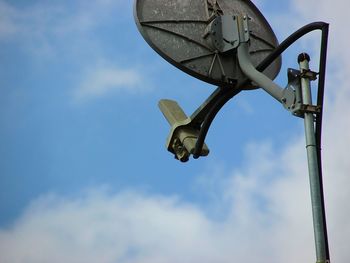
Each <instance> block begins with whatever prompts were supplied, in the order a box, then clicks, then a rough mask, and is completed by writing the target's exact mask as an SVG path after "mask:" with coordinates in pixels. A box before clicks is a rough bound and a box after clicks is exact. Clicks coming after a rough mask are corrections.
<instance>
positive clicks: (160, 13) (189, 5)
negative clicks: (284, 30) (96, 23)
mask: <svg viewBox="0 0 350 263" xmlns="http://www.w3.org/2000/svg"><path fill="white" fill-rule="evenodd" d="M220 15H248V17H249V18H250V21H249V29H250V31H251V33H250V39H251V40H250V47H249V53H250V56H251V60H252V62H253V65H254V66H257V65H258V64H259V63H260V62H261V61H262V60H263V59H264V58H265V57H266V56H267V55H268V54H269V53H270V52H271V51H272V50H273V49H274V48H275V47H276V46H277V45H278V42H277V39H276V37H275V35H274V33H273V31H272V29H271V27H270V25H269V24H268V22H267V21H266V20H265V18H264V17H263V15H262V14H261V13H260V11H259V10H258V9H257V8H256V7H255V6H254V4H253V3H252V2H251V1H247V0H245V1H243V0H136V1H135V6H134V16H135V21H136V24H137V26H138V29H139V30H140V32H141V34H142V36H143V37H144V38H145V40H146V41H147V43H148V44H149V45H150V46H151V47H152V48H153V49H154V50H155V51H156V52H157V53H158V54H159V55H161V56H162V57H163V58H164V59H166V60H167V61H168V62H170V63H171V64H173V65H174V66H176V67H177V68H179V69H181V70H183V71H185V72H186V73H188V74H190V75H192V76H194V77H196V78H198V79H201V80H203V81H205V82H208V83H211V84H214V85H218V86H230V87H232V86H235V83H236V82H237V81H238V80H240V79H241V78H243V73H242V72H241V70H240V68H239V65H238V62H237V59H236V57H235V54H234V53H232V52H231V53H220V52H218V51H217V50H216V49H215V48H214V47H213V46H212V45H210V43H209V42H208V40H207V39H206V37H205V35H206V30H207V28H208V26H209V24H210V23H211V22H212V21H213V20H214V19H215V18H216V17H217V16H220ZM280 67H281V59H278V60H276V61H275V62H274V63H273V64H272V65H271V66H270V67H269V68H267V69H266V70H265V71H264V73H265V74H266V75H267V76H268V77H269V78H271V79H274V78H275V77H276V76H277V74H278V72H279V70H280ZM245 88H247V89H248V88H254V87H251V86H249V87H245Z"/></svg>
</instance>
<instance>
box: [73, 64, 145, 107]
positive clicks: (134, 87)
mask: <svg viewBox="0 0 350 263" xmlns="http://www.w3.org/2000/svg"><path fill="white" fill-rule="evenodd" d="M83 77H84V80H83V81H82V82H81V84H80V85H79V87H78V88H77V89H76V90H75V91H74V97H75V99H76V100H78V101H86V100H90V99H93V98H99V97H103V96H107V95H110V94H114V93H117V92H123V93H129V94H130V93H131V94H134V93H138V92H142V91H144V90H146V89H147V84H146V82H145V81H144V79H143V76H142V74H140V72H138V71H137V70H135V69H121V68H118V67H115V66H107V65H101V66H98V67H97V68H93V69H90V70H88V71H87V72H86V74H84V76H83Z"/></svg>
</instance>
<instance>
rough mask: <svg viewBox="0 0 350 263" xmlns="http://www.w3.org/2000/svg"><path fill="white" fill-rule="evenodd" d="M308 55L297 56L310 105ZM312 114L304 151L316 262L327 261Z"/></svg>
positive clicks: (307, 115)
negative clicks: (307, 168)
mask: <svg viewBox="0 0 350 263" xmlns="http://www.w3.org/2000/svg"><path fill="white" fill-rule="evenodd" d="M309 61H310V57H309V55H307V54H306V53H303V54H300V55H299V58H298V62H299V66H300V71H301V75H302V77H301V89H302V99H303V104H304V105H312V96H311V87H310V79H309V77H308V76H307V74H304V73H307V72H308V71H309ZM314 117H315V116H314V114H313V113H312V112H305V114H304V124H305V137H306V151H307V158H308V166H309V179H310V193H311V204H312V216H313V225H314V236H315V245H316V258H317V263H327V262H329V261H328V259H327V252H326V235H325V233H326V229H325V222H324V218H323V214H324V211H323V210H324V206H323V204H322V194H321V189H322V187H321V182H320V177H319V166H318V158H317V145H316V137H315V125H314V123H315V121H314Z"/></svg>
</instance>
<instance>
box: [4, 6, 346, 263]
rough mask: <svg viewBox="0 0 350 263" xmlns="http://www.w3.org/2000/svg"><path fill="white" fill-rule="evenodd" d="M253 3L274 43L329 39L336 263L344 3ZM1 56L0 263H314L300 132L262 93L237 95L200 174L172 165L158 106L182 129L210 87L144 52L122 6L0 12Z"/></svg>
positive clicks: (329, 169)
mask: <svg viewBox="0 0 350 263" xmlns="http://www.w3.org/2000/svg"><path fill="white" fill-rule="evenodd" d="M253 2H254V3H256V4H257V6H258V7H259V8H261V11H262V12H263V14H264V15H265V16H266V17H267V19H268V20H269V21H270V23H271V25H272V28H273V29H274V30H275V32H276V34H277V37H278V38H279V40H283V39H284V38H285V37H286V36H287V35H288V34H290V33H292V32H293V31H294V30H296V29H298V28H299V27H301V26H302V25H304V24H306V23H308V22H312V21H317V20H325V21H327V22H330V23H331V30H332V31H331V38H330V41H331V44H330V58H329V72H328V76H327V79H328V86H329V87H328V90H329V91H328V93H327V102H326V105H327V106H328V111H327V113H326V116H325V117H326V118H325V126H326V127H325V135H324V152H325V153H324V155H325V157H324V158H325V160H324V166H325V183H326V186H325V187H326V190H328V192H327V195H326V197H328V199H327V200H328V207H329V221H330V233H331V234H330V238H331V241H332V242H333V243H331V244H333V247H334V249H333V250H334V253H333V254H334V258H335V259H337V261H339V262H344V261H345V258H346V256H347V255H348V252H347V251H346V249H345V248H344V247H343V245H341V244H347V242H349V238H348V237H347V235H346V233H349V234H350V225H349V223H347V220H346V218H347V216H348V212H347V211H348V210H349V209H339V208H340V207H342V205H345V206H346V205H347V201H346V200H347V197H349V191H348V189H347V188H346V187H344V186H346V185H347V183H349V179H348V178H347V177H346V175H348V174H349V169H350V166H349V163H348V161H347V159H346V156H347V152H348V151H347V150H348V147H349V145H350V136H349V131H350V123H349V120H348V119H346V118H345V119H344V117H340V116H344V114H345V116H346V113H347V112H349V110H348V109H347V107H346V103H347V99H348V98H350V93H349V89H348V88H347V87H346V85H344V84H343V82H344V75H346V74H347V72H348V69H350V66H349V62H348V60H347V58H349V57H350V54H349V52H348V51H344V52H343V53H341V57H339V51H340V50H344V49H345V47H346V43H348V42H349V39H348V37H347V36H344V34H341V32H342V31H341V30H342V29H341V28H342V25H343V22H344V23H347V21H342V20H343V18H341V17H339V15H338V14H339V13H342V12H344V11H343V10H342V8H341V7H342V6H345V3H346V2H345V1H343V0H336V1H332V3H333V4H330V3H328V2H329V1H326V0H321V1H317V2H316V1H309V3H304V2H301V1H299V0H298V1H294V2H293V3H291V2H289V1H287V0H284V1H279V2H278V4H274V5H273V6H271V4H269V2H268V1H265V0H260V1H253ZM299 2H300V3H299ZM315 3H317V7H314V6H313V4H314V5H315ZM334 3H335V4H334ZM298 4H300V5H298ZM301 5H303V6H304V7H305V8H301ZM305 5H306V6H305ZM298 6H299V7H298ZM308 7H309V8H311V7H312V8H313V10H314V12H306V11H305V10H308ZM343 17H346V16H343ZM317 37H319V35H317V34H316V35H313V36H312V37H309V38H306V39H305V40H303V41H300V42H299V43H298V45H296V46H294V47H293V48H292V49H290V50H288V52H287V53H286V55H285V56H284V57H283V61H284V65H283V68H282V71H281V73H280V75H279V77H278V78H277V80H276V81H277V82H278V83H280V84H281V86H284V85H285V84H286V83H285V81H286V77H285V76H286V73H285V72H286V68H288V67H297V64H296V56H297V55H298V54H299V53H300V52H302V51H307V52H309V53H310V54H311V55H312V56H313V57H314V60H313V63H312V65H313V66H314V65H317V55H316V56H315V54H317V53H318V50H317V48H318V46H317V42H316V40H317V39H318V38H317ZM0 47H1V48H0V57H1V62H0V124H1V126H0V127H1V129H0V138H1V139H0V143H1V145H2V147H1V150H0V211H1V213H0V261H1V262H5V263H7V262H106V263H109V262H165V261H167V262H193V261H199V260H201V261H204V262H213V261H216V262H228V261H229V260H230V258H231V259H232V257H233V256H234V255H235V257H236V258H239V259H242V260H249V259H250V260H255V259H256V258H259V259H261V260H262V262H279V261H280V260H281V259H282V258H283V259H284V261H286V258H287V262H289V261H288V260H289V259H290V262H294V259H295V258H294V256H295V251H298V253H299V254H298V257H297V259H299V258H300V260H302V261H306V260H312V259H313V255H314V254H313V241H312V228H311V227H312V226H311V224H310V223H311V215H310V213H311V212H310V207H309V196H308V181H307V176H306V171H307V170H306V165H305V158H306V156H305V153H304V146H303V126H302V121H301V120H299V119H297V118H294V117H292V116H291V115H290V114H289V113H288V112H286V111H284V110H283V108H282V107H281V106H280V105H278V104H277V103H275V101H274V100H273V99H272V98H270V97H269V96H268V95H267V94H265V93H264V92H263V91H261V90H257V91H251V92H244V93H242V94H240V95H239V97H237V99H235V100H232V101H231V103H230V104H229V105H227V106H226V107H225V108H224V109H223V110H222V112H221V113H220V114H219V116H218V117H217V119H216V120H215V122H214V124H213V126H212V128H211V130H210V132H209V135H208V138H207V144H208V146H209V148H210V150H211V153H210V155H209V156H208V157H207V158H202V159H199V160H190V162H189V163H186V164H182V163H179V162H177V161H176V160H174V159H173V156H171V154H170V153H168V152H167V151H166V149H165V140H166V137H167V135H168V132H169V127H168V124H167V122H166V121H165V119H164V118H163V116H162V114H161V113H160V112H159V110H158V108H157V102H158V101H159V99H161V98H170V99H175V100H177V101H178V102H179V103H180V105H181V106H183V108H184V109H185V111H186V113H187V114H191V113H192V112H193V111H194V110H195V109H196V107H197V106H199V105H200V104H201V103H202V102H203V101H204V99H205V98H206V97H207V96H209V94H210V93H211V92H212V91H213V90H214V89H215V87H213V86H211V85H208V84H205V83H203V82H201V81H198V80H196V79H193V78H191V77H189V76H187V75H185V74H184V73H182V72H180V71H179V70H177V69H176V68H174V67H173V66H171V65H170V64H168V63H167V62H165V61H164V60H162V59H161V58H160V57H159V56H158V55H157V54H156V53H155V52H154V51H153V50H152V49H151V48H150V47H149V46H148V45H147V44H146V43H145V41H144V40H143V39H142V37H141V35H140V34H139V33H138V31H137V28H136V26H135V24H134V21H133V13H132V2H131V1H130V2H129V1H120V0H114V1H112V0H92V1H89V2H87V1H82V0H77V1H54V2H52V1H45V0H37V1H20V0H18V1H14V0H12V1H4V0H0ZM340 80H342V81H340ZM335 83H337V85H334V84H335ZM335 90H336V91H335ZM330 109H332V111H331V110H330ZM327 183H328V185H327ZM347 207H348V205H347ZM340 210H341V211H340ZM340 229H342V231H343V232H342V233H344V234H339V233H338V234H335V233H337V231H339V230H340ZM331 231H333V233H334V234H333V236H332V232H331ZM271 237H273V238H271ZM288 237H289V238H288ZM266 239H269V240H268V241H267V240H266ZM199 248H201V249H202V250H200V249H199ZM251 249H252V250H254V251H255V253H250V252H249V251H250V250H251ZM203 250H204V251H205V253H203V252H202V251H203ZM300 250H302V252H300ZM62 254H64V255H62ZM291 255H294V256H291ZM288 256H289V257H288Z"/></svg>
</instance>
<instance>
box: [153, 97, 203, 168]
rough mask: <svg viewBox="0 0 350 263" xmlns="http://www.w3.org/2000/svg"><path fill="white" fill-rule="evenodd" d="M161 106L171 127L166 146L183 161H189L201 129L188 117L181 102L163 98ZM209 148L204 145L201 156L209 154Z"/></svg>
mask: <svg viewBox="0 0 350 263" xmlns="http://www.w3.org/2000/svg"><path fill="white" fill-rule="evenodd" d="M158 105H159V108H160V110H161V112H162V113H163V115H164V117H165V118H166V119H167V121H168V122H169V124H170V126H171V129H170V134H169V136H168V139H167V143H166V147H167V149H168V151H169V152H171V153H173V154H174V155H175V158H176V159H178V160H180V161H181V162H187V161H188V160H189V157H190V155H191V154H193V153H194V149H195V146H196V142H197V140H198V136H199V129H198V128H196V127H194V125H193V124H192V120H191V119H190V118H189V117H187V115H186V114H185V112H184V111H183V110H182V109H181V107H180V106H179V104H178V103H177V102H176V101H173V100H161V101H160V102H159V104H158ZM208 154H209V149H208V146H207V145H206V144H204V145H203V147H202V150H201V152H200V156H207V155H208Z"/></svg>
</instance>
